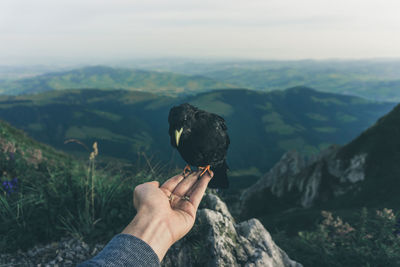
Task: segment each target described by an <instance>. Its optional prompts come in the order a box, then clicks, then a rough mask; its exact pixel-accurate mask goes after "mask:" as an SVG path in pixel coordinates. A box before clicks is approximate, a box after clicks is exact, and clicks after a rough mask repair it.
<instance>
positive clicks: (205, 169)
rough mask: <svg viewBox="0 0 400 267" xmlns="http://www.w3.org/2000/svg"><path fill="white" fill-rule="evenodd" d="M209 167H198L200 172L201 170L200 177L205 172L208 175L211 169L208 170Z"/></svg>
mask: <svg viewBox="0 0 400 267" xmlns="http://www.w3.org/2000/svg"><path fill="white" fill-rule="evenodd" d="M210 167H211V166H210V165H207V166H205V167H199V169H200V170H203V171H202V172H201V174H200V176H203V174H204V173H206V171H208V173H210V171H211V169H210Z"/></svg>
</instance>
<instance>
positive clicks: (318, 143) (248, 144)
mask: <svg viewBox="0 0 400 267" xmlns="http://www.w3.org/2000/svg"><path fill="white" fill-rule="evenodd" d="M182 102H190V103H192V104H194V105H196V106H198V107H200V108H203V109H206V110H208V111H210V112H215V113H217V114H220V115H221V116H223V117H224V118H225V119H226V121H227V125H228V130H229V134H230V137H231V146H230V149H229V152H228V163H229V165H230V167H231V169H232V170H238V169H250V168H253V169H252V170H256V169H258V170H260V171H266V170H268V169H269V168H270V167H272V165H273V164H274V163H275V162H276V161H278V160H279V158H280V157H281V155H282V154H283V153H284V152H286V151H288V150H291V149H297V150H299V151H301V153H302V154H305V155H312V154H315V153H318V151H320V149H323V148H325V147H327V146H328V145H329V144H332V143H337V144H343V143H346V142H348V141H349V140H351V139H353V138H355V137H356V136H357V135H358V134H359V133H360V132H361V131H363V130H364V129H366V128H367V127H368V126H370V125H372V124H373V123H374V122H375V121H376V119H377V118H378V117H379V116H381V115H383V114H385V113H387V112H388V111H389V110H390V109H391V108H392V107H393V104H391V103H372V102H368V101H365V100H363V99H360V98H356V97H349V96H342V95H334V94H327V93H321V92H317V91H314V90H311V89H308V88H303V87H298V88H292V89H289V90H286V91H277V92H271V93H263V92H256V91H249V90H238V89H235V90H220V91H213V92H208V93H203V94H199V95H197V96H189V97H184V98H171V97H167V96H157V95H154V94H149V93H144V92H132V91H124V90H116V91H108V90H67V91H53V92H47V93H43V94H37V95H24V96H8V97H6V96H3V97H0V118H3V119H5V120H7V121H9V122H10V123H12V124H13V125H15V126H16V127H19V128H21V129H24V130H25V131H27V132H28V133H29V134H30V135H31V136H33V137H35V138H37V139H38V140H40V141H42V142H45V143H48V144H51V145H53V146H55V147H57V148H59V149H63V150H65V151H69V152H74V153H77V152H85V151H84V149H83V148H82V147H81V146H78V145H76V144H67V145H64V141H65V140H68V139H78V140H80V141H82V142H84V143H86V144H91V143H93V142H94V141H98V142H99V149H100V151H101V155H102V156H110V157H115V158H121V159H127V160H130V161H135V160H137V159H138V155H141V154H140V153H145V154H146V155H147V157H153V158H154V159H156V160H162V161H163V162H165V163H168V162H170V163H171V162H173V163H178V164H179V165H182V164H183V162H182V161H181V160H180V157H179V155H178V154H177V152H176V151H175V150H173V149H172V147H171V146H170V143H169V137H168V123H167V116H168V112H169V109H170V108H171V107H172V106H173V105H177V104H179V103H182ZM139 158H140V157H139ZM254 168H255V169H254Z"/></svg>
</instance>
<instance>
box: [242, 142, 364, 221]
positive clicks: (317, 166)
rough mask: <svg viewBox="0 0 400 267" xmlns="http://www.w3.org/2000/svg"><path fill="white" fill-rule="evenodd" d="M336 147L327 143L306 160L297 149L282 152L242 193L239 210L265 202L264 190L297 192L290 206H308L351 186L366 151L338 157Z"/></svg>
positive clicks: (275, 193) (361, 175) (358, 176)
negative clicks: (268, 169)
mask: <svg viewBox="0 0 400 267" xmlns="http://www.w3.org/2000/svg"><path fill="white" fill-rule="evenodd" d="M339 151H340V147H339V146H331V147H329V148H328V149H326V150H324V151H322V152H321V153H320V154H319V155H318V156H315V157H313V158H311V159H310V160H309V161H308V162H307V161H306V160H305V159H304V158H302V157H301V156H300V154H299V153H297V152H294V151H291V152H288V153H286V154H284V155H283V156H282V158H281V159H280V161H279V162H278V163H277V164H275V166H274V167H273V168H272V169H271V170H270V171H269V172H268V173H266V174H265V175H264V176H263V177H261V178H260V180H258V181H257V183H255V184H254V185H252V186H251V187H249V188H248V189H246V190H245V191H244V192H243V193H242V195H241V201H240V202H241V204H242V206H241V210H242V211H246V210H247V208H248V207H250V206H252V204H251V203H253V202H254V201H257V202H258V203H260V202H264V203H265V205H268V201H267V200H266V199H263V198H265V196H267V195H268V193H270V194H271V195H272V196H274V197H276V198H282V197H284V196H289V195H297V198H296V199H294V200H292V201H293V203H291V204H292V206H293V207H295V206H296V205H297V206H302V207H304V208H308V207H311V206H312V205H314V203H315V202H316V201H325V200H327V199H330V198H332V197H336V196H339V195H342V194H344V193H346V192H348V191H350V190H353V189H354V188H355V186H354V185H355V184H356V183H358V182H360V181H363V180H364V179H365V163H366V158H367V154H365V153H362V154H356V155H354V156H353V157H352V158H350V159H342V158H339V157H338V152H339ZM322 187H324V191H323V190H322V189H321V188H322ZM250 215H251V212H250Z"/></svg>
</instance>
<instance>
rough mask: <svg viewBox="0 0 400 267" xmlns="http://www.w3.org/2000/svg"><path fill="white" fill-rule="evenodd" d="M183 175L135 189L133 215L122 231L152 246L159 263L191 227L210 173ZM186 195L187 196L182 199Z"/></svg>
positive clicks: (142, 185) (209, 178) (145, 184)
mask: <svg viewBox="0 0 400 267" xmlns="http://www.w3.org/2000/svg"><path fill="white" fill-rule="evenodd" d="M200 173H201V172H193V173H191V174H190V175H189V176H187V177H186V178H184V176H183V174H179V175H176V176H174V177H172V178H170V179H169V180H167V181H166V182H165V183H164V184H163V185H162V186H161V187H159V182H157V181H153V182H148V183H144V184H141V185H138V186H137V187H136V188H135V191H134V196H133V204H134V206H135V208H136V210H137V214H136V216H135V218H133V220H132V221H131V223H130V224H129V225H128V226H127V227H126V228H125V229H124V230H123V231H122V233H125V234H131V235H134V236H136V237H138V238H140V239H142V240H143V241H145V242H146V243H147V244H149V245H150V247H152V249H153V250H154V251H155V252H156V254H157V255H158V258H159V260H160V262H161V260H162V259H163V257H164V256H165V254H166V253H167V251H168V249H169V247H170V246H172V244H174V243H175V242H176V241H178V240H179V239H181V238H182V237H183V236H185V235H186V234H187V233H188V232H189V231H190V229H191V228H192V227H193V224H194V221H195V218H196V211H197V208H198V206H199V204H200V201H201V199H202V197H203V195H204V192H205V191H206V188H207V185H208V183H209V182H210V180H211V178H212V176H213V174H212V173H211V175H209V174H208V173H207V172H206V173H205V174H204V175H203V176H202V177H201V179H200V180H198V178H199V175H200ZM185 196H187V198H186V199H185Z"/></svg>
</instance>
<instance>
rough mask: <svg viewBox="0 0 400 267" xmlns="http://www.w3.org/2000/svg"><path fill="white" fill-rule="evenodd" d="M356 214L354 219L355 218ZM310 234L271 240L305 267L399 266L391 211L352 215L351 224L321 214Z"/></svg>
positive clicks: (394, 216) (364, 211) (399, 240)
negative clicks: (319, 220)
mask: <svg viewBox="0 0 400 267" xmlns="http://www.w3.org/2000/svg"><path fill="white" fill-rule="evenodd" d="M354 214H356V215H354ZM322 216H323V220H322V222H320V223H319V224H318V225H317V226H316V227H315V228H314V229H313V230H311V231H303V232H299V233H298V235H297V236H296V237H290V238H289V237H288V236H287V235H286V234H285V233H283V232H281V233H278V234H276V235H274V240H275V241H276V242H277V243H278V245H279V246H281V248H283V249H284V250H285V251H286V252H287V253H288V255H290V257H291V258H292V259H295V260H297V261H298V262H301V263H302V264H303V265H304V266H399V265H400V236H399V228H400V226H399V223H398V221H399V215H398V214H395V213H394V212H393V210H391V209H386V208H384V209H382V210H373V209H367V208H363V209H361V210H358V212H357V211H354V212H353V218H352V219H351V223H347V222H344V221H343V219H342V218H340V217H335V216H334V215H333V214H332V213H331V212H327V211H322Z"/></svg>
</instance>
